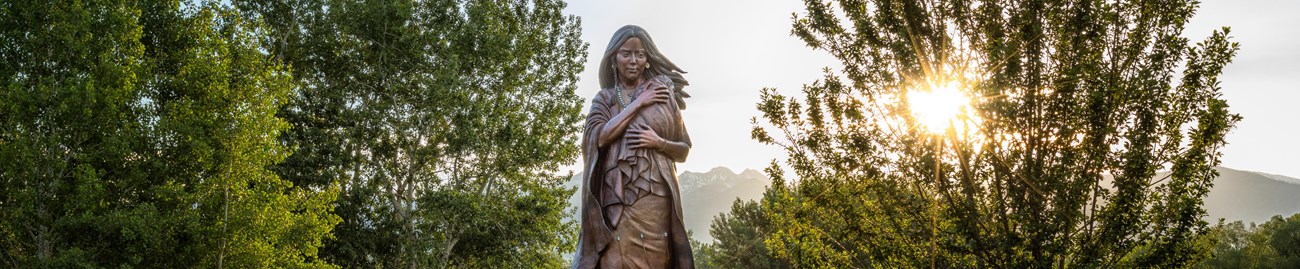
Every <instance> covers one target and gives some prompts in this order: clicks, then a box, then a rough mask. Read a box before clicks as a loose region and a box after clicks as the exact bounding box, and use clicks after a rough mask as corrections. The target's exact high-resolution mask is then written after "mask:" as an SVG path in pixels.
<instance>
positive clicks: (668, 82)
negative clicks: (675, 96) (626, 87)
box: [650, 75, 673, 89]
mask: <svg viewBox="0 0 1300 269" xmlns="http://www.w3.org/2000/svg"><path fill="white" fill-rule="evenodd" d="M650 81H651V82H652V83H656V84H659V85H663V86H664V87H667V88H669V89H672V88H673V79H672V78H669V77H668V76H665V75H657V76H655V77H653V78H651V79H650Z"/></svg>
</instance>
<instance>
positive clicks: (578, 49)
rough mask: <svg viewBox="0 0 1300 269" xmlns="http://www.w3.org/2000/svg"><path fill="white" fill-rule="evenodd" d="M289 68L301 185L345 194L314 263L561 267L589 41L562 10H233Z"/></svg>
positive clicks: (569, 232) (526, 5)
mask: <svg viewBox="0 0 1300 269" xmlns="http://www.w3.org/2000/svg"><path fill="white" fill-rule="evenodd" d="M233 2H234V4H235V5H236V6H238V7H239V9H240V10H241V11H242V12H243V13H244V14H245V16H247V17H252V18H261V19H262V20H264V21H266V22H267V24H268V26H269V28H270V31H269V33H268V34H267V35H266V36H265V37H266V42H265V43H263V44H266V45H267V46H265V47H264V48H265V49H266V50H267V51H270V52H271V53H272V54H273V55H275V56H276V59H277V60H279V61H282V62H284V63H286V64H288V65H290V66H293V67H294V70H293V72H294V74H295V78H297V81H296V83H295V85H296V86H295V87H294V91H293V93H292V96H293V97H292V101H291V102H290V103H289V104H288V105H286V106H285V107H284V108H283V109H282V110H280V115H281V116H283V117H284V118H285V119H286V120H287V121H288V122H289V124H291V125H292V126H293V128H292V129H291V130H290V131H289V132H287V133H286V134H285V135H284V136H282V137H281V140H280V142H281V143H282V144H283V145H285V146H288V147H291V148H294V149H295V151H294V154H293V155H291V156H289V157H288V158H287V160H286V161H285V162H284V163H283V164H281V165H278V166H276V167H275V168H274V169H275V170H276V171H277V173H278V174H279V175H281V176H283V177H285V178H287V179H290V180H292V181H293V182H295V183H299V184H305V185H313V186H325V185H330V184H333V183H335V182H337V183H338V184H340V186H341V187H342V193H341V196H340V197H339V199H338V200H337V201H335V204H336V205H337V206H338V210H337V213H338V214H339V215H340V216H341V217H342V218H343V222H342V223H341V224H340V225H339V227H337V228H336V239H335V240H332V241H330V242H328V243H327V245H326V246H325V248H324V249H323V253H322V256H324V257H325V258H326V259H327V260H329V261H332V262H335V263H337V264H340V265H343V266H345V267H400V268H411V267H417V268H438V267H471V268H499V267H558V266H559V265H560V264H561V263H562V262H563V258H564V257H563V256H562V255H568V254H569V253H571V252H572V251H573V242H574V240H575V238H576V236H577V233H576V232H577V228H576V227H577V226H576V225H575V224H574V223H572V222H565V221H563V219H562V216H563V215H564V210H565V209H566V208H567V206H568V205H567V198H568V197H569V195H570V194H571V193H572V192H573V191H574V190H573V189H566V188H564V187H562V185H561V182H562V181H563V180H564V179H567V178H568V177H567V176H566V175H558V174H557V171H558V169H559V166H560V165H563V164H568V163H570V162H571V161H572V160H573V159H574V158H575V157H576V156H577V150H578V148H577V145H576V143H575V141H577V134H578V130H580V129H579V126H578V122H579V121H580V120H581V113H580V110H579V109H580V106H581V103H582V101H581V99H580V98H578V97H577V96H576V95H575V94H574V92H575V89H576V84H575V83H576V81H577V77H576V74H577V73H578V72H579V71H581V68H582V66H581V65H582V64H583V63H584V62H585V57H586V55H585V51H586V44H585V43H583V42H582V41H581V40H580V38H579V34H580V30H579V21H578V19H577V18H576V17H572V16H565V15H562V14H561V13H560V12H561V11H562V9H563V8H564V3H563V2H560V1H555V0H536V1H518V0H516V1H452V0H430V1H382V2H366V3H358V2H355V1H341V0H333V1H297V0H237V1H233Z"/></svg>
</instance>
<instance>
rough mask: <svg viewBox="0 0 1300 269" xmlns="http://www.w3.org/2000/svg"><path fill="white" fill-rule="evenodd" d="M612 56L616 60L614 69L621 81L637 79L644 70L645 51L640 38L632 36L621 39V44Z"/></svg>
mask: <svg viewBox="0 0 1300 269" xmlns="http://www.w3.org/2000/svg"><path fill="white" fill-rule="evenodd" d="M614 57H615V61H617V63H615V65H614V66H615V68H614V69H615V71H618V76H619V79H622V80H623V81H627V82H632V81H637V79H638V78H640V77H641V73H642V72H645V65H646V64H645V63H646V52H645V47H644V46H642V45H641V38H637V37H632V38H628V39H627V41H623V45H622V46H619V47H618V51H616V52H614Z"/></svg>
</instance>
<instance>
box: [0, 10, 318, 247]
mask: <svg viewBox="0 0 1300 269" xmlns="http://www.w3.org/2000/svg"><path fill="white" fill-rule="evenodd" d="M3 8H4V11H3V13H0V14H3V16H0V21H3V23H4V24H5V25H6V27H5V29H6V30H5V32H4V34H3V44H4V45H3V46H2V47H3V49H4V51H3V53H0V55H3V56H4V57H5V62H6V63H7V64H6V65H5V66H6V68H5V69H4V71H3V75H4V77H5V78H6V81H5V83H6V85H5V88H7V89H11V91H10V90H7V91H5V93H4V95H3V96H0V98H3V99H4V100H3V102H0V103H4V104H6V105H5V109H4V112H3V113H0V137H2V138H0V141H3V142H0V145H3V149H0V159H5V160H6V161H12V162H6V164H8V165H7V166H5V167H4V168H3V169H2V170H0V182H3V183H2V184H0V191H2V192H3V193H6V195H5V196H3V197H0V215H4V216H5V218H4V220H3V223H0V227H3V228H0V230H3V232H0V234H3V235H4V236H3V240H4V241H3V244H0V245H2V246H4V251H3V252H2V254H0V262H3V263H4V264H6V265H7V266H11V267H46V266H55V267H66V266H78V267H224V266H232V267H328V264H324V263H321V262H320V261H318V260H316V259H315V255H316V253H315V251H316V250H315V249H316V248H317V247H319V246H320V244H321V241H320V240H321V238H323V237H324V236H326V235H328V234H329V232H330V229H331V227H332V226H333V225H334V223H337V222H338V220H337V217H336V216H333V215H330V214H328V211H329V210H331V209H332V206H330V205H329V202H331V201H332V200H333V199H334V198H333V197H334V196H335V195H336V194H335V192H334V191H331V190H329V189H315V190H310V189H303V188H299V187H295V186H294V185H293V184H291V183H290V182H286V181H283V180H280V179H279V178H278V177H276V176H275V175H274V174H273V173H271V171H269V170H267V169H266V167H267V166H270V165H273V164H275V163H278V162H280V161H281V160H282V159H283V158H284V156H286V155H287V154H288V151H287V150H286V149H285V148H283V147H281V146H279V145H278V143H277V141H276V137H277V136H278V135H279V133H280V132H281V131H283V130H285V129H286V128H287V127H288V126H287V125H286V124H285V122H284V121H283V120H281V119H279V118H277V117H275V112H276V111H277V110H278V109H279V107H280V106H281V105H283V104H284V103H285V101H286V98H287V97H288V95H287V94H288V93H289V90H290V86H291V84H290V82H291V80H290V77H289V73H288V72H287V71H286V69H285V67H283V66H282V65H279V64H276V63H274V62H272V61H271V60H270V58H269V57H268V55H265V54H264V53H263V52H262V51H260V50H259V46H260V44H259V43H258V42H260V41H259V40H258V39H257V38H255V36H256V35H257V33H258V31H260V30H259V28H258V25H257V24H255V23H251V22H248V21H245V20H243V19H242V18H240V17H238V16H236V15H237V14H235V13H233V12H232V10H230V9H228V8H223V7H220V6H216V5H191V6H190V8H189V9H188V10H181V9H180V5H179V3H178V2H175V1H160V2H149V3H128V2H124V1H85V2H70V3H62V2H60V3H43V2H22V3H12V4H6V5H4V6H3ZM50 26H56V27H50ZM28 37H36V38H28ZM8 194H12V195H8Z"/></svg>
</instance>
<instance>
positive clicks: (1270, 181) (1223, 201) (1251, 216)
mask: <svg viewBox="0 0 1300 269" xmlns="http://www.w3.org/2000/svg"><path fill="white" fill-rule="evenodd" d="M1215 169H1216V170H1218V171H1219V177H1218V178H1216V179H1215V180H1214V187H1213V188H1211V189H1210V195H1208V196H1207V197H1205V211H1206V212H1207V213H1208V215H1209V216H1208V217H1206V221H1209V222H1210V223H1211V224H1214V223H1216V222H1218V221H1219V218H1223V219H1224V220H1225V221H1227V222H1232V221H1236V220H1241V221H1243V222H1246V223H1250V222H1255V223H1263V222H1265V221H1268V219H1269V218H1271V217H1273V215H1283V216H1290V215H1292V214H1295V213H1300V179H1295V178H1291V177H1287V176H1281V175H1273V174H1265V173H1260V172H1251V171H1241V170H1236V169H1231V168H1226V167H1217V168H1215Z"/></svg>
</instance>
